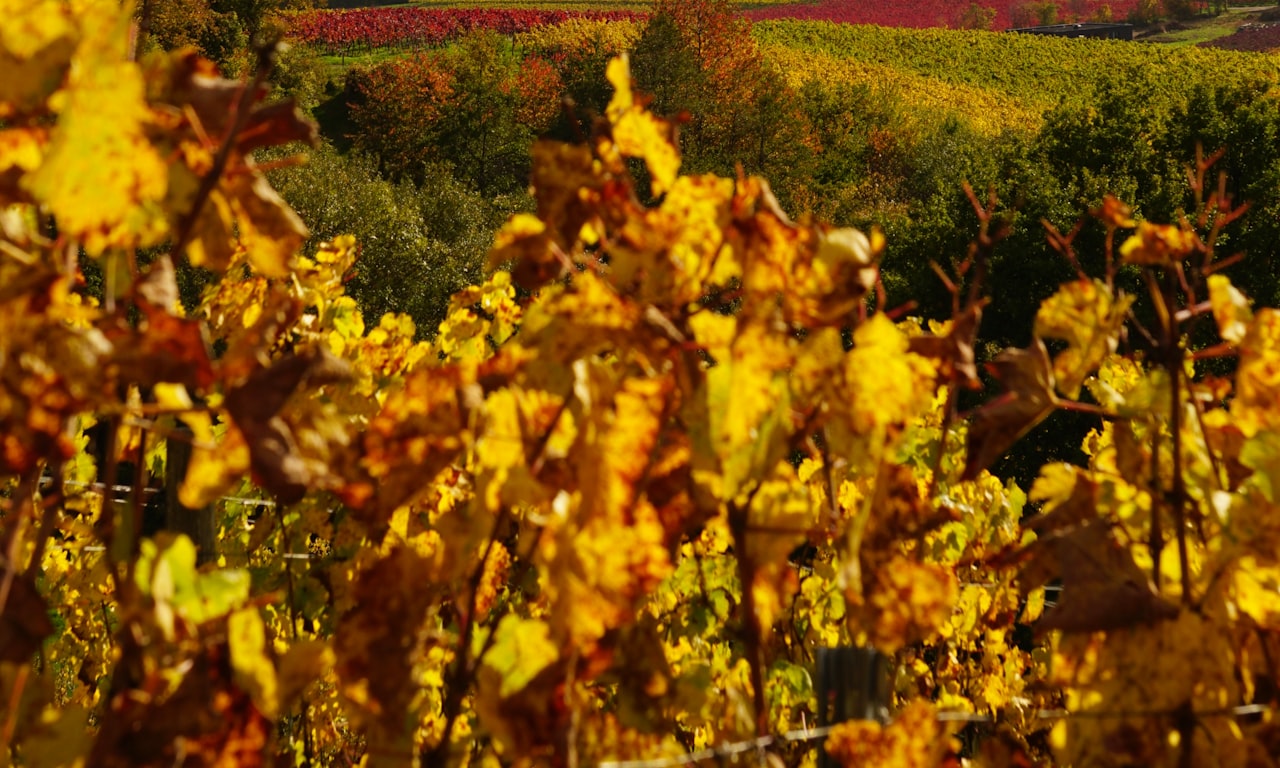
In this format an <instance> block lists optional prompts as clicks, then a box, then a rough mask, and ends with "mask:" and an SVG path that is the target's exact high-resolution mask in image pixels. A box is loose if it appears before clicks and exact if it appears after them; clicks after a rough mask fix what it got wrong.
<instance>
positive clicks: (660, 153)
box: [605, 54, 680, 196]
mask: <svg viewBox="0 0 1280 768" xmlns="http://www.w3.org/2000/svg"><path fill="white" fill-rule="evenodd" d="M605 76H606V77H607V78H608V79H609V83H610V84H611V85H612V86H613V88H614V91H613V98H612V99H610V100H609V106H608V107H607V108H606V109H605V114H606V116H608V118H609V122H610V123H612V124H613V140H614V142H615V143H616V145H617V149H618V151H619V152H621V153H622V154H624V155H626V156H628V157H639V158H643V159H644V163H645V165H646V166H647V167H648V168H649V173H650V175H651V176H652V177H653V181H652V188H653V194H654V195H655V196H658V195H661V194H662V193H664V192H666V191H667V190H668V189H671V185H672V184H674V183H675V180H676V176H677V175H679V172H680V154H679V153H678V152H677V151H676V148H675V146H674V145H673V143H672V140H671V126H670V125H669V124H668V123H667V122H666V121H665V120H661V119H659V118H656V117H654V116H653V115H652V114H650V113H649V112H648V110H646V109H644V108H643V107H641V106H640V105H638V104H636V102H635V98H634V97H633V96H632V93H631V66H630V64H629V63H628V60H627V56H626V54H623V55H621V56H618V57H616V58H614V59H613V60H612V61H610V62H609V66H608V68H607V69H606V71H605Z"/></svg>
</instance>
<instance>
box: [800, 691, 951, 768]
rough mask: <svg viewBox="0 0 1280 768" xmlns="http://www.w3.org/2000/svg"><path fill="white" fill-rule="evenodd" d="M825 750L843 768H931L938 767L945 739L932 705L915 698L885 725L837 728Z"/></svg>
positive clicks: (871, 722)
mask: <svg viewBox="0 0 1280 768" xmlns="http://www.w3.org/2000/svg"><path fill="white" fill-rule="evenodd" d="M824 747H825V749H826V750H827V754H828V755H831V757H832V759H833V760H834V761H835V762H836V763H837V764H839V765H840V766H842V767H843V768H866V767H867V766H894V767H895V768H933V767H934V766H937V765H940V764H941V762H942V757H943V755H944V754H945V752H946V750H947V747H948V739H947V738H946V733H945V732H944V731H943V730H942V727H941V725H940V723H939V722H938V713H937V711H936V710H935V709H934V707H933V704H932V703H930V702H928V701H924V700H922V699H916V700H914V701H912V702H911V703H910V704H908V705H907V706H906V707H904V708H903V709H902V711H901V712H899V713H898V716H897V717H895V718H894V719H893V722H892V723H889V724H888V725H883V726H882V725H880V723H877V722H875V721H874V720H850V721H848V722H844V723H840V724H838V725H836V726H835V727H833V728H832V729H831V733H830V734H829V735H828V736H827V740H826V742H825V744H824Z"/></svg>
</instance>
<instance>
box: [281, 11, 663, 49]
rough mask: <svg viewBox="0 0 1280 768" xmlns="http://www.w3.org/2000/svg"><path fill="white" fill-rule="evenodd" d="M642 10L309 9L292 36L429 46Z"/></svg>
mask: <svg viewBox="0 0 1280 768" xmlns="http://www.w3.org/2000/svg"><path fill="white" fill-rule="evenodd" d="M644 16H645V14H642V13H638V12H635V11H556V10H534V9H521V8H468V9H462V10H453V9H437V8H419V7H412V6H408V7H406V6H400V7H395V8H368V9H362V10H355V11H311V12H307V13H302V14H299V15H298V16H296V17H294V21H293V24H292V36H293V37H295V38H296V39H298V40H300V41H301V42H304V43H308V44H312V45H316V46H318V47H320V48H322V49H324V50H325V51H327V52H329V53H347V52H350V51H352V50H353V49H357V48H390V47H413V48H417V47H427V46H435V45H440V44H442V43H445V42H448V41H449V40H453V39H455V38H457V37H459V36H461V35H464V34H466V33H468V32H473V31H477V30H492V31H495V32H499V33H501V34H504V35H513V34H516V33H519V32H527V31H528V30H530V29H533V28H535V27H539V26H543V25H548V24H560V23H563V22H565V21H569V20H571V19H593V20H608V21H630V20H636V19H641V18H644Z"/></svg>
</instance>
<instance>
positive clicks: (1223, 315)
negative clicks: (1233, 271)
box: [1209, 273, 1253, 344]
mask: <svg viewBox="0 0 1280 768" xmlns="http://www.w3.org/2000/svg"><path fill="white" fill-rule="evenodd" d="M1209 304H1210V306H1211V307H1212V308H1213V319H1214V320H1215V321H1217V323H1218V335H1219V336H1221V337H1222V340H1223V341H1229V342H1231V343H1232V344H1239V343H1240V342H1242V341H1244V337H1245V334H1246V333H1248V331H1249V324H1250V323H1251V322H1253V312H1252V311H1251V310H1250V309H1249V299H1248V298H1246V297H1245V295H1244V294H1243V293H1241V292H1240V291H1239V290H1238V289H1237V288H1236V287H1235V286H1234V285H1232V284H1231V280H1230V279H1228V278H1227V276H1226V275H1223V274H1220V273H1214V274H1212V275H1209Z"/></svg>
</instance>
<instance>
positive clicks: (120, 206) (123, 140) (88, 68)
mask: <svg viewBox="0 0 1280 768" xmlns="http://www.w3.org/2000/svg"><path fill="white" fill-rule="evenodd" d="M82 13H83V15H82V16H81V17H80V19H79V21H80V23H81V25H82V29H83V38H82V39H81V41H80V46H79V48H78V49H77V53H76V57H75V66H74V67H72V68H71V71H70V76H69V78H68V82H67V86H66V90H65V92H64V93H63V94H62V97H61V98H62V99H63V103H62V105H61V107H62V108H61V114H60V116H59V119H58V123H57V125H56V127H55V128H54V129H53V132H52V134H51V135H50V140H49V145H48V147H47V149H46V150H45V157H44V161H43V162H42V163H41V164H40V167H39V168H38V169H36V170H35V171H33V172H32V173H30V174H29V175H27V176H26V178H25V179H24V180H23V186H24V188H26V189H27V190H28V191H29V192H30V193H31V195H32V196H33V197H34V198H35V199H36V200H37V201H39V202H41V203H43V204H45V205H47V206H49V208H50V210H51V211H52V212H53V214H54V215H55V216H57V218H58V226H59V228H60V230H61V231H63V232H65V233H67V234H70V235H72V236H74V237H77V238H78V239H80V240H81V241H82V242H83V244H84V247H85V249H86V250H87V251H88V252H89V253H90V254H98V253H101V252H102V251H103V250H104V249H105V248H107V247H109V246H140V245H153V244H155V243H156V242H158V241H159V240H160V239H161V238H162V237H163V236H164V234H165V233H166V231H167V230H166V225H165V217H164V213H163V211H162V209H161V208H160V202H161V200H163V198H164V197H165V194H166V192H167V189H168V179H169V171H168V167H167V165H166V163H165V162H164V160H163V159H162V158H161V157H160V155H159V153H158V152H157V151H156V149H155V148H154V147H153V146H152V144H151V142H150V141H149V140H148V139H147V136H146V131H147V128H148V125H149V124H150V122H151V112H150V109H149V107H148V105H147V102H146V98H145V97H146V94H145V83H144V81H143V77H142V72H141V70H140V69H139V68H138V65H137V64H135V63H133V62H131V61H128V60H127V59H126V58H125V53H126V51H125V44H126V41H127V35H128V26H127V25H128V18H127V17H125V16H122V15H121V14H120V13H119V12H118V10H117V8H116V6H115V5H114V4H112V3H103V2H94V3H88V4H87V6H86V7H85V9H84V10H83V12H82ZM57 15H58V14H57V12H56V11H55V12H54V14H53V17H52V18H56V17H57Z"/></svg>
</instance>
